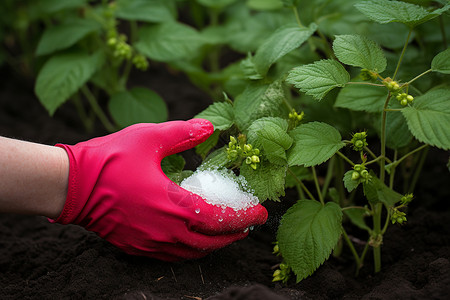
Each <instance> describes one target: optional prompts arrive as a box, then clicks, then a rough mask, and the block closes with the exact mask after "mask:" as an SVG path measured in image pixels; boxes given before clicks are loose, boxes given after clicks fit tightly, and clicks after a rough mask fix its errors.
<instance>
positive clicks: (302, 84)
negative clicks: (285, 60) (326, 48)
mask: <svg viewBox="0 0 450 300" xmlns="http://www.w3.org/2000/svg"><path fill="white" fill-rule="evenodd" d="M349 80H350V75H349V74H348V73H347V71H346V70H345V68H344V67H343V66H342V65H341V64H340V63H339V62H337V61H335V60H331V59H327V60H319V61H316V62H314V63H312V64H308V65H304V66H300V67H296V68H294V69H293V70H292V71H290V72H289V76H288V77H287V79H286V81H287V82H288V83H291V84H293V85H294V86H295V87H296V88H298V89H300V91H302V92H304V93H306V94H307V95H311V96H313V97H314V98H316V99H317V100H321V99H322V98H323V97H325V95H326V94H327V93H328V92H329V91H331V90H332V89H334V88H335V87H343V86H345V84H346V83H347V82H348V81H349Z"/></svg>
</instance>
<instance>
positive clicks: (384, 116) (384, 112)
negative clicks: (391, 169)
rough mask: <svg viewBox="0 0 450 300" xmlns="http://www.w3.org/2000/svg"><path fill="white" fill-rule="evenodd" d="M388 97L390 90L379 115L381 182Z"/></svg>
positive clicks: (382, 177)
mask: <svg viewBox="0 0 450 300" xmlns="http://www.w3.org/2000/svg"><path fill="white" fill-rule="evenodd" d="M390 99H391V92H389V93H388V95H387V97H386V100H385V101H384V107H383V112H382V116H381V134H380V139H381V141H380V142H381V157H382V158H381V163H380V180H381V182H384V177H385V170H384V165H385V161H386V117H387V111H386V108H387V106H388V104H389V100H390Z"/></svg>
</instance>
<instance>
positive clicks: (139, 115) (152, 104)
mask: <svg viewBox="0 0 450 300" xmlns="http://www.w3.org/2000/svg"><path fill="white" fill-rule="evenodd" d="M108 109H109V112H110V113H111V116H112V117H113V118H114V120H115V121H116V122H117V124H119V125H120V126H121V127H127V126H129V125H132V124H136V123H160V122H164V121H167V117H168V112H167V106H166V103H165V102H164V100H163V99H162V98H161V97H160V96H159V95H158V94H157V93H155V92H154V91H152V90H149V89H146V88H140V87H136V88H133V89H131V90H129V91H124V92H120V93H117V94H115V95H113V96H112V97H111V99H110V101H109V103H108Z"/></svg>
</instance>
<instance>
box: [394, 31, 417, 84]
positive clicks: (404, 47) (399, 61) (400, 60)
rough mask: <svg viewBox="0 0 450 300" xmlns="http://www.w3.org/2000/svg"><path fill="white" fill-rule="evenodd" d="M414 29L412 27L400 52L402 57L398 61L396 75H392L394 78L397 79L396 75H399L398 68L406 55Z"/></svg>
mask: <svg viewBox="0 0 450 300" xmlns="http://www.w3.org/2000/svg"><path fill="white" fill-rule="evenodd" d="M412 31H413V29H412V28H410V29H409V32H408V37H407V38H406V41H405V45H404V46H403V49H402V53H401V54H400V58H399V60H398V63H397V67H396V68H395V72H394V75H393V76H392V80H395V76H397V73H398V70H399V69H400V64H401V63H402V60H403V56H404V55H405V51H406V47H408V43H409V39H410V38H411V33H412Z"/></svg>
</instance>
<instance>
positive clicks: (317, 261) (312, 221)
mask: <svg viewBox="0 0 450 300" xmlns="http://www.w3.org/2000/svg"><path fill="white" fill-rule="evenodd" d="M341 232H342V211H341V208H340V207H339V205H337V204H336V203H334V202H328V203H326V204H325V205H322V204H321V203H320V202H317V201H314V200H300V201H298V202H297V203H296V204H295V205H293V206H292V207H291V208H289V209H288V211H287V212H286V213H285V214H284V216H283V218H282V219H281V223H280V227H279V228H278V234H277V241H278V246H279V247H280V253H281V255H283V258H284V259H285V261H286V263H287V264H288V265H289V266H290V267H291V268H292V270H293V271H294V273H295V274H296V275H297V282H299V281H301V280H302V279H304V278H306V277H308V276H309V275H311V274H312V273H313V272H314V271H315V270H316V269H317V268H318V267H319V266H320V265H321V264H322V263H323V262H324V261H325V260H326V259H327V258H328V257H329V256H330V254H331V251H332V250H333V248H334V247H335V246H336V244H337V242H338V240H339V237H340V236H341Z"/></svg>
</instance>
